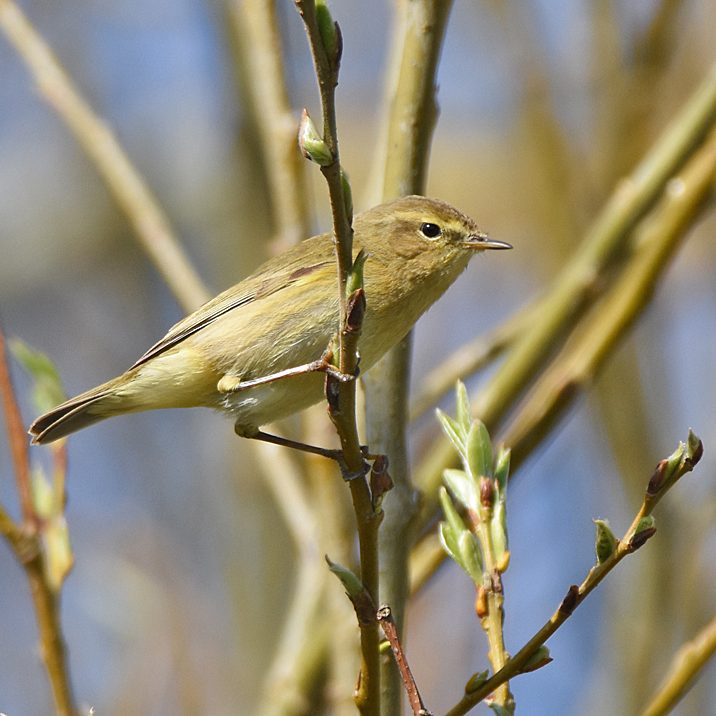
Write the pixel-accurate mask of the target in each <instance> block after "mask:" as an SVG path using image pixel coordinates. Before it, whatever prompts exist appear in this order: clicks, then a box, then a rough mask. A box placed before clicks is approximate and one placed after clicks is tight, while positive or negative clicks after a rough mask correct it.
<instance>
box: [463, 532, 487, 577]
mask: <svg viewBox="0 0 716 716" xmlns="http://www.w3.org/2000/svg"><path fill="white" fill-rule="evenodd" d="M457 544H458V547H459V549H460V556H461V557H462V560H461V562H460V564H461V566H462V568H463V569H464V570H465V571H466V572H467V574H468V576H469V577H470V579H472V581H473V582H475V584H477V585H479V584H481V583H482V553H481V551H480V545H479V544H478V542H477V538H476V537H475V535H474V534H472V532H469V531H468V530H463V531H462V532H461V533H460V536H459V537H458V539H457Z"/></svg>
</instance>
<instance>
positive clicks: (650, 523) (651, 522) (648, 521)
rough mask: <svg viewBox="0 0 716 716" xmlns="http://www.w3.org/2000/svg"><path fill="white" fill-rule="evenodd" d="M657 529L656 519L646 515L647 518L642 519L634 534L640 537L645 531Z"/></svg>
mask: <svg viewBox="0 0 716 716" xmlns="http://www.w3.org/2000/svg"><path fill="white" fill-rule="evenodd" d="M654 527H656V520H655V519H654V517H653V515H646V517H642V518H641V519H640V520H639V524H637V526H636V529H635V530H634V534H635V535H638V534H639V532H643V531H644V530H650V529H653V528H654Z"/></svg>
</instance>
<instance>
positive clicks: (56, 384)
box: [9, 338, 66, 413]
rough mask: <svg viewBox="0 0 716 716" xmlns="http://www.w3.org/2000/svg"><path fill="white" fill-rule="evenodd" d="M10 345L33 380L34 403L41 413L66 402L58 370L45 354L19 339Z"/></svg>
mask: <svg viewBox="0 0 716 716" xmlns="http://www.w3.org/2000/svg"><path fill="white" fill-rule="evenodd" d="M9 345H10V352H11V353H12V355H13V356H14V358H15V360H16V361H17V362H18V363H19V364H20V365H21V366H22V368H23V369H24V370H25V372H26V373H27V374H28V375H29V376H30V377H31V378H32V381H33V385H32V402H33V403H34V404H35V407H36V408H37V410H38V411H39V412H41V413H44V412H46V411H47V410H49V409H50V408H53V407H54V406H55V405H57V404H58V403H61V402H62V401H63V400H65V398H66V395H65V391H64V390H63V389H62V381H61V380H60V375H59V373H58V372H57V368H55V364H54V363H53V362H52V361H51V360H50V359H49V358H48V357H47V356H46V355H45V354H44V353H41V352H40V351H36V350H35V349H34V348H30V346H28V345H27V343H25V342H24V341H21V340H20V339H19V338H13V339H12V340H10V342H9Z"/></svg>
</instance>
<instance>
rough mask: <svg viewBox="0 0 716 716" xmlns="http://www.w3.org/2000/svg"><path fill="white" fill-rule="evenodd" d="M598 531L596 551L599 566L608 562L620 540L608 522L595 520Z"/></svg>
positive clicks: (595, 541) (595, 538) (595, 544)
mask: <svg viewBox="0 0 716 716" xmlns="http://www.w3.org/2000/svg"><path fill="white" fill-rule="evenodd" d="M593 522H594V524H595V526H596V528H597V530H596V535H595V537H594V551H595V552H596V555H597V564H602V563H603V562H606V561H607V560H608V559H609V557H611V556H612V555H613V554H614V552H615V551H616V548H617V544H618V543H619V540H617V538H616V537H615V535H614V533H613V532H612V529H611V527H610V526H609V522H608V521H607V520H598V519H595V520H593Z"/></svg>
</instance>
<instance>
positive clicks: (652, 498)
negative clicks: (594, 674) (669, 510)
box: [446, 431, 703, 716]
mask: <svg viewBox="0 0 716 716" xmlns="http://www.w3.org/2000/svg"><path fill="white" fill-rule="evenodd" d="M702 455H703V445H702V443H701V441H700V440H699V438H698V437H696V435H694V433H692V432H691V431H689V436H688V439H687V441H686V442H685V443H679V447H678V448H677V449H676V450H675V451H674V452H673V453H672V454H671V455H670V456H669V457H668V458H664V459H663V460H661V461H660V462H659V463H658V464H657V466H656V470H655V471H654V474H653V475H652V477H651V479H650V480H649V483H648V485H647V488H646V491H645V493H644V499H643V501H642V504H641V507H640V508H639V511H638V512H637V514H636V516H635V517H634V519H633V520H632V523H631V525H630V527H629V529H628V530H627V531H626V533H625V534H624V537H623V538H622V539H621V540H615V541H614V542H613V544H612V545H610V547H609V550H610V551H609V554H605V553H600V545H599V544H598V543H597V564H596V565H595V566H594V567H592V568H591V569H590V570H589V573H588V574H587V576H586V577H585V579H584V580H583V581H582V583H581V584H580V585H579V586H577V585H576V584H573V585H571V586H570V587H569V589H568V590H567V594H566V596H565V597H564V599H563V600H562V603H561V604H560V605H559V607H558V608H557V610H556V611H555V612H554V613H553V614H552V616H551V617H550V618H549V619H548V620H547V622H546V623H545V624H544V625H543V626H542V627H541V628H540V629H539V630H538V631H537V632H536V633H535V634H534V636H533V637H532V638H531V639H530V640H529V641H528V642H527V643H526V644H525V645H524V646H523V647H522V648H521V649H520V650H519V651H518V652H517V653H516V654H515V655H514V656H513V657H511V658H510V659H509V660H508V661H507V663H506V664H505V666H504V667H502V669H500V670H499V671H498V672H496V673H495V674H493V676H491V677H490V678H489V679H487V680H486V681H481V682H480V683H478V684H477V685H475V686H474V687H472V688H469V689H466V691H465V694H464V696H463V697H462V698H461V699H460V701H459V702H458V703H457V704H456V705H455V706H454V707H453V708H451V709H450V710H449V711H448V712H447V714H446V716H462V714H466V713H467V712H468V711H470V710H471V709H472V708H473V707H474V706H476V705H477V704H479V703H480V702H481V701H483V700H484V699H485V698H487V697H488V696H489V695H490V694H492V693H493V692H494V691H495V689H497V688H498V687H499V686H500V685H502V684H504V683H507V681H509V680H510V679H511V678H512V677H513V676H517V675H518V674H520V673H524V671H526V670H528V669H529V665H530V660H531V659H532V657H533V656H534V655H535V654H536V653H537V651H538V650H539V648H540V647H541V646H542V645H543V644H544V643H545V642H546V641H547V640H548V639H549V638H550V637H551V636H552V635H553V634H554V633H555V632H556V631H557V629H559V628H560V627H561V626H562V624H564V622H566V621H567V619H569V617H571V616H572V614H573V613H574V610H575V609H576V608H577V607H578V606H579V605H580V604H581V603H582V602H583V601H584V600H585V599H586V597H587V596H588V595H589V594H590V593H591V592H592V591H593V590H594V589H595V588H596V587H597V586H598V585H599V584H600V582H601V581H602V580H603V579H604V578H605V577H606V576H607V575H608V574H609V573H610V572H611V571H612V570H613V569H614V568H615V567H616V566H617V565H618V564H619V562H621V561H622V560H623V559H624V557H626V556H627V555H629V554H632V553H633V552H635V551H636V550H637V549H639V548H640V547H642V546H643V545H644V544H645V543H646V542H647V540H649V539H651V537H653V536H654V534H655V533H656V527H655V526H654V524H655V523H654V518H653V517H652V512H653V511H654V508H655V507H656V505H657V504H658V503H659V502H660V501H661V499H662V498H663V497H664V495H666V493H667V492H668V491H669V490H670V489H671V488H672V487H673V486H674V485H675V484H676V483H677V482H678V481H679V480H680V479H681V478H682V477H683V476H684V475H685V474H686V473H688V472H691V470H693V469H694V467H695V466H696V465H697V464H698V462H699V460H700V459H701V456H702ZM468 685H470V682H468Z"/></svg>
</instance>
